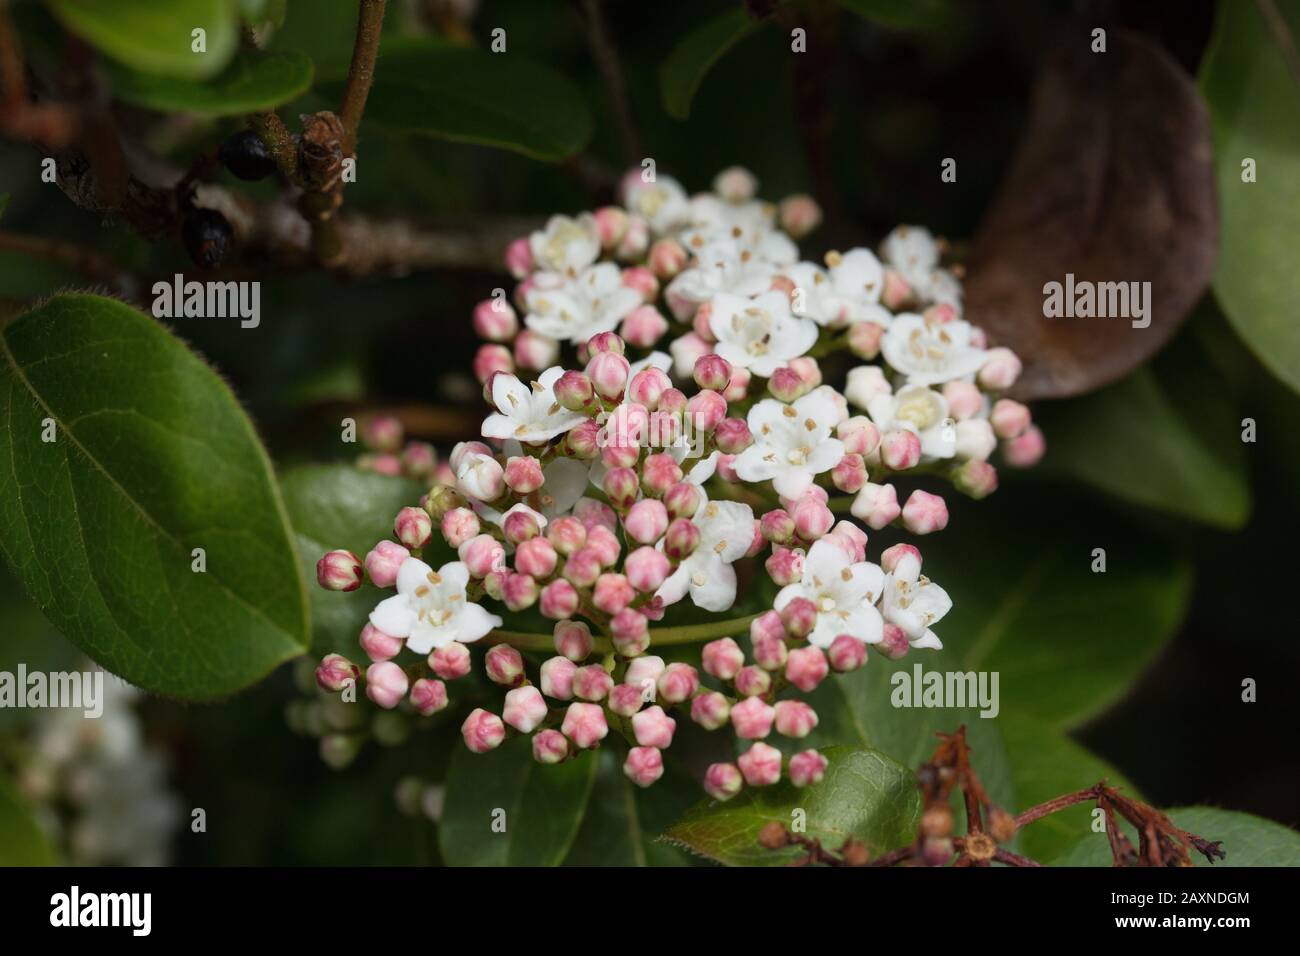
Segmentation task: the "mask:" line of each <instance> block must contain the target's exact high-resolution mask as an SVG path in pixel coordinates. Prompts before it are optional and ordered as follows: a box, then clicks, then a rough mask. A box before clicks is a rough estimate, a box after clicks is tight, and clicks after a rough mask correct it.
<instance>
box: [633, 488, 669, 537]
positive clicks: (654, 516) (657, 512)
mask: <svg viewBox="0 0 1300 956" xmlns="http://www.w3.org/2000/svg"><path fill="white" fill-rule="evenodd" d="M623 528H624V530H625V531H626V532H627V535H628V537H629V538H631V539H632V540H633V541H636V542H637V543H639V544H654V543H655V542H656V541H658V540H659V539H660V538H661V537H663V534H664V532H665V531H666V530H667V529H668V509H667V508H665V507H664V505H663V502H661V501H656V500H654V499H653V498H645V499H643V500H641V501H638V502H637V503H636V504H634V505H633V506H632V507H631V509H629V510H628V513H627V517H626V518H625V519H624V521H623Z"/></svg>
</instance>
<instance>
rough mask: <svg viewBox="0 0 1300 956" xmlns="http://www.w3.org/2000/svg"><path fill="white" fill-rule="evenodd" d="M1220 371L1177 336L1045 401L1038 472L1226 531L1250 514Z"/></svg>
mask: <svg viewBox="0 0 1300 956" xmlns="http://www.w3.org/2000/svg"><path fill="white" fill-rule="evenodd" d="M1221 383H1222V373H1221V372H1220V371H1219V370H1218V369H1217V368H1214V367H1212V366H1211V365H1210V364H1209V363H1208V362H1207V361H1206V360H1205V357H1204V356H1202V355H1201V354H1200V351H1199V349H1198V346H1197V344H1196V342H1195V340H1194V339H1192V338H1191V337H1188V336H1183V337H1181V338H1180V339H1179V340H1177V341H1176V342H1175V343H1174V344H1173V345H1172V346H1171V347H1170V348H1169V349H1167V350H1166V351H1165V353H1164V354H1162V355H1161V356H1160V358H1159V359H1158V360H1157V361H1156V363H1155V364H1154V366H1151V367H1147V368H1142V369H1139V370H1138V371H1137V372H1135V373H1133V374H1132V375H1130V376H1129V377H1128V378H1126V379H1124V380H1123V381H1121V382H1119V383H1117V384H1115V385H1111V386H1109V387H1108V388H1104V389H1102V390H1101V391H1099V392H1094V393H1092V394H1091V395H1086V396H1083V397H1082V398H1077V399H1072V400H1070V401H1067V402H1058V403H1052V404H1049V405H1047V406H1046V407H1045V408H1044V409H1043V410H1042V411H1043V414H1042V415H1041V416H1040V418H1041V422H1040V424H1041V425H1042V427H1043V430H1044V432H1045V433H1046V434H1047V435H1048V436H1049V437H1048V442H1047V456H1046V457H1045V458H1044V460H1043V468H1044V470H1045V473H1049V472H1056V473H1063V474H1065V475H1067V476H1069V477H1071V478H1075V479H1077V480H1080V481H1082V482H1084V483H1085V484H1088V485H1092V486H1093V487H1095V488H1098V489H1100V490H1102V491H1104V492H1106V493H1107V494H1110V495H1113V496H1114V497H1116V498H1118V499H1120V500H1122V501H1128V502H1132V503H1133V504H1137V505H1141V506H1143V507H1146V508H1152V509H1155V510H1157V511H1163V512H1166V513H1169V514H1174V515H1178V516H1180V517H1184V518H1190V519H1192V520H1194V521H1199V522H1202V523H1204V524H1208V525H1212V526H1214V527H1218V528H1224V529H1227V530H1236V529H1239V528H1241V527H1242V526H1243V525H1244V524H1245V523H1246V520H1247V519H1248V518H1249V517H1250V509H1251V494H1250V482H1249V477H1248V475H1247V473H1246V456H1245V452H1244V448H1245V446H1244V445H1243V444H1242V442H1241V425H1240V419H1239V418H1238V417H1237V416H1236V415H1234V414H1233V408H1232V403H1231V401H1230V400H1228V399H1227V398H1226V397H1225V393H1224V389H1223V388H1222V384H1221Z"/></svg>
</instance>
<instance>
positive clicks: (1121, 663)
mask: <svg viewBox="0 0 1300 956" xmlns="http://www.w3.org/2000/svg"><path fill="white" fill-rule="evenodd" d="M981 505H982V506H983V507H981V508H979V509H978V514H975V513H971V512H969V511H963V512H962V514H961V515H960V517H959V519H957V520H954V522H953V524H952V525H950V527H949V529H948V530H947V531H946V532H945V534H944V537H945V538H946V540H945V541H943V542H942V547H940V546H938V545H936V546H935V547H934V548H933V553H932V554H931V553H927V554H926V559H925V570H926V573H927V574H928V575H929V576H930V577H931V578H933V579H934V580H935V581H937V582H938V583H939V584H941V585H942V586H943V587H944V588H946V589H947V590H948V593H949V594H950V596H951V597H952V601H953V609H952V611H951V612H949V613H948V615H947V616H946V617H945V618H944V619H943V620H942V621H940V622H939V623H938V624H937V625H936V626H935V631H936V632H937V633H938V635H939V637H940V639H941V640H942V641H943V643H944V647H945V649H947V650H949V651H951V652H952V653H953V655H954V656H955V659H956V662H957V667H956V669H958V670H962V671H966V670H974V671H989V672H997V673H998V675H999V696H1000V701H1001V710H1002V711H1003V712H1004V713H1015V714H1016V715H1018V716H1021V715H1023V716H1031V717H1037V718H1038V719H1040V720H1044V721H1046V722H1048V723H1050V724H1052V725H1054V726H1057V727H1067V726H1077V725H1078V724H1080V723H1082V722H1083V721H1084V720H1086V719H1087V718H1089V717H1091V716H1093V715H1095V714H1098V713H1100V712H1101V711H1103V710H1105V709H1106V707H1108V706H1109V705H1110V704H1112V703H1114V702H1115V701H1116V700H1117V699H1119V698H1120V697H1121V696H1122V695H1123V694H1124V692H1125V691H1126V689H1127V688H1128V686H1129V685H1130V684H1131V683H1132V681H1133V680H1134V679H1135V678H1136V677H1137V676H1138V674H1139V673H1141V671H1142V670H1143V669H1145V667H1146V666H1147V664H1148V663H1149V662H1150V661H1151V659H1152V658H1153V657H1154V656H1155V654H1156V653H1157V652H1158V651H1159V649H1160V648H1161V647H1162V646H1163V644H1164V642H1165V641H1166V640H1168V638H1169V637H1170V636H1172V634H1173V632H1174V630H1175V628H1176V627H1177V626H1178V624H1179V623H1180V622H1181V620H1182V616H1183V612H1184V609H1185V607H1186V604H1187V600H1188V596H1189V593H1190V588H1191V580H1192V571H1191V567H1190V565H1189V564H1188V563H1187V562H1186V561H1185V560H1182V559H1180V558H1179V557H1178V556H1177V555H1176V554H1175V553H1174V552H1173V551H1172V550H1171V549H1170V547H1169V546H1168V545H1167V544H1166V543H1164V542H1162V541H1160V540H1158V539H1156V538H1154V537H1152V536H1150V535H1147V534H1144V533H1143V532H1142V531H1141V530H1140V529H1139V528H1138V527H1136V526H1134V525H1132V524H1131V523H1126V524H1124V525H1120V524H1118V523H1116V522H1109V523H1108V522H1106V521H1104V520H1103V519H1102V518H1101V517H1100V516H1098V515H1097V514H1096V510H1097V509H1096V508H1095V507H1094V508H1092V509H1091V510H1090V512H1089V515H1090V518H1089V520H1088V522H1087V524H1086V525H1081V526H1079V527H1073V526H1071V525H1070V524H1068V522H1069V518H1068V517H1066V516H1067V515H1068V514H1069V513H1070V509H1069V508H1066V507H1063V506H1062V504H1061V496H1060V495H1059V494H1058V495H1054V496H1051V497H1050V498H1049V499H1047V500H1046V501H1040V502H1036V503H1031V502H1029V501H1027V500H1026V501H1021V502H1020V503H1019V507H1017V508H1016V509H1015V511H1014V512H1008V511H1006V510H1005V505H1004V506H1001V507H999V506H998V505H995V504H994V503H993V502H992V501H986V502H982V503H981ZM990 506H991V507H990ZM1096 548H1104V549H1105V552H1106V570H1105V572H1094V571H1093V570H1092V567H1093V562H1094V560H1095V558H1094V556H1093V551H1094V549H1096ZM993 556H996V560H992V557H993ZM926 661H927V657H926V652H916V653H914V654H911V655H909V656H908V657H907V658H906V659H905V660H904V661H903V663H904V664H908V665H911V664H913V663H918V662H919V663H924V662H926ZM870 666H871V665H870V664H868V667H870ZM927 666H928V665H927Z"/></svg>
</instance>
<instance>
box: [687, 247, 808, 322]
mask: <svg viewBox="0 0 1300 956" xmlns="http://www.w3.org/2000/svg"><path fill="white" fill-rule="evenodd" d="M789 242H790V240H789V239H788V238H786V237H784V236H780V234H776V233H773V234H772V235H770V236H768V237H767V238H765V239H760V240H759V241H758V242H757V243H753V244H746V243H742V242H741V241H739V240H737V239H736V238H735V237H734V236H731V235H725V236H722V237H715V236H712V235H710V234H707V233H692V234H689V235H688V236H687V238H686V240H685V242H684V245H685V247H686V249H687V251H688V252H689V253H690V254H691V257H692V258H691V263H690V266H689V267H688V268H687V269H686V270H685V271H683V272H682V273H681V274H680V275H678V276H677V278H675V279H673V281H672V282H670V283H669V284H668V288H667V289H665V290H664V294H665V296H666V298H667V300H668V302H669V304H670V305H672V304H673V303H683V302H685V303H690V304H691V305H693V306H695V307H698V306H700V305H702V304H703V303H705V302H708V301H709V300H710V299H712V298H713V297H714V296H715V295H717V294H718V293H720V292H730V293H733V294H734V295H738V296H744V297H750V296H756V295H762V294H763V293H764V292H767V291H768V290H769V289H771V288H772V280H773V279H775V278H776V276H777V275H778V274H779V272H780V271H781V270H782V269H784V268H785V267H786V266H788V265H790V264H792V263H793V262H794V261H795V259H796V258H797V257H798V250H797V249H795V247H794V245H793V243H790V245H789V247H788V248H787V247H786V246H785V245H784V243H789ZM674 311H680V309H679V308H677V307H674Z"/></svg>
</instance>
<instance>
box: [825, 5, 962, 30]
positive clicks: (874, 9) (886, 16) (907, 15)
mask: <svg viewBox="0 0 1300 956" xmlns="http://www.w3.org/2000/svg"><path fill="white" fill-rule="evenodd" d="M835 2H836V3H838V4H839V5H840V6H841V7H843V8H844V9H845V10H848V11H850V12H852V13H856V14H857V15H858V16H860V17H862V18H863V19H866V20H871V21H873V22H876V23H883V24H886V25H887V26H891V27H898V28H900V29H904V30H909V29H916V30H934V29H937V28H939V27H941V26H943V25H944V24H945V23H947V22H948V17H949V14H950V13H951V12H952V8H951V7H950V6H949V4H948V0H835Z"/></svg>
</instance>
